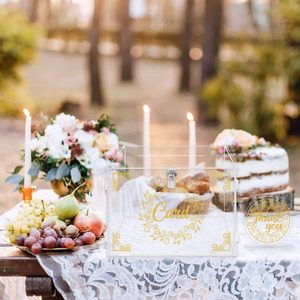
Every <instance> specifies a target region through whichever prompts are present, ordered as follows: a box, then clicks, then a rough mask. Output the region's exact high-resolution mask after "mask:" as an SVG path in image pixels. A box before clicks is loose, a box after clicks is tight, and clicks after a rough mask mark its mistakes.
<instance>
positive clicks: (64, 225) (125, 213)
mask: <svg viewBox="0 0 300 300" xmlns="http://www.w3.org/2000/svg"><path fill="white" fill-rule="evenodd" d="M24 113H25V115H26V126H25V151H24V162H25V164H24V168H23V169H24V176H21V175H20V174H19V173H20V171H21V169H22V167H20V166H17V167H16V169H15V170H14V171H13V172H12V175H11V176H10V177H9V178H8V180H7V182H8V183H14V184H16V185H17V186H18V188H20V190H21V191H22V195H23V201H21V202H20V203H19V204H18V205H17V206H16V207H14V208H13V209H12V210H10V211H8V212H6V213H5V214H4V215H2V216H1V217H0V229H1V231H0V239H1V243H2V246H1V247H0V250H1V249H4V247H5V245H7V243H10V246H14V247H17V248H19V251H22V252H23V251H24V252H25V251H26V253H27V252H28V253H30V255H32V257H31V256H28V254H26V255H25V254H24V255H22V256H17V259H16V258H15V256H5V255H4V256H1V255H0V267H1V268H0V275H1V276H3V275H5V274H7V275H18V276H20V275H23V276H26V277H28V278H27V281H26V285H27V287H26V290H27V292H28V294H29V295H43V299H45V300H46V299H51V298H52V299H60V298H61V297H63V298H64V299H216V300H217V299H231V300H232V299H235V300H236V299H247V300H248V299H249V300H250V299H253V300H254V299H299V298H300V252H299V244H300V243H299V242H300V215H299V214H298V212H297V211H295V210H294V190H293V188H292V187H290V186H289V169H288V156H287V153H286V151H285V150H284V149H283V148H281V147H279V146H278V145H271V144H270V143H268V142H266V141H265V140H264V139H262V138H260V139H259V138H258V137H256V136H253V135H251V134H250V133H247V132H245V131H241V130H234V129H231V130H224V131H223V132H221V133H220V134H219V135H218V136H217V138H216V140H215V142H214V143H213V144H212V145H211V146H197V143H196V126H195V121H194V119H193V116H192V114H191V113H188V114H187V118H188V121H189V145H188V147H185V146H180V147H178V146H177V147H171V146H157V147H153V146H151V143H150V108H149V107H148V106H144V145H143V147H139V146H137V145H133V144H129V143H125V142H124V143H120V142H119V140H118V136H117V135H116V132H115V128H114V126H113V125H112V124H111V122H110V120H109V118H108V117H106V116H102V117H101V118H100V119H99V120H97V121H81V120H78V119H76V118H75V117H73V116H70V115H65V114H60V115H58V116H56V117H55V118H54V119H51V120H48V121H47V122H44V123H43V124H42V125H41V126H37V127H35V130H34V135H35V137H34V139H33V140H31V134H30V125H31V117H30V114H29V112H28V111H27V110H24ZM121 144H123V145H121ZM38 176H39V177H40V178H42V179H44V180H45V181H49V182H50V183H51V186H52V190H36V191H35V192H34V188H33V187H32V186H31V180H32V179H34V178H35V177H38ZM4 228H5V230H4ZM3 251H4V252H6V251H5V250H3ZM30 257H31V258H30ZM34 257H35V258H34ZM20 265H22V266H24V267H25V266H26V265H27V266H28V270H26V267H25V268H21V269H20ZM0 280H1V281H2V282H3V283H4V288H5V290H4V293H5V295H8V294H10V293H11V292H13V289H11V288H9V287H11V286H12V285H11V281H10V283H9V282H8V279H7V278H4V279H1V278H0ZM28 284H29V286H31V288H28ZM53 284H54V285H53ZM1 288H2V289H3V284H2V285H0V290H1ZM45 289H46V290H47V291H45ZM55 289H56V290H57V294H56V295H55ZM8 296H9V295H8ZM10 296H11V297H12V295H10ZM18 297H19V298H21V297H23V296H21V295H18Z"/></svg>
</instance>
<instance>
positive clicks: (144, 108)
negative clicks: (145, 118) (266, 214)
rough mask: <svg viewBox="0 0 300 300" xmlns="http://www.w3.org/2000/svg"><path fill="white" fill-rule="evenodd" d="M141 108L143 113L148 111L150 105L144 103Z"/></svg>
mask: <svg viewBox="0 0 300 300" xmlns="http://www.w3.org/2000/svg"><path fill="white" fill-rule="evenodd" d="M143 110H144V112H145V113H147V112H150V107H149V106H148V105H147V104H145V105H144V106H143Z"/></svg>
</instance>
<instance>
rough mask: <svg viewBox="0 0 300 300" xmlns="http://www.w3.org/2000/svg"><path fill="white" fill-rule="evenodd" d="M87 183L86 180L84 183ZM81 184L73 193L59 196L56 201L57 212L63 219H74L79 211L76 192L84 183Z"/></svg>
mask: <svg viewBox="0 0 300 300" xmlns="http://www.w3.org/2000/svg"><path fill="white" fill-rule="evenodd" d="M83 184H85V182H84V183H83ZM83 184H81V185H79V186H78V187H77V188H76V189H75V190H74V191H73V192H72V193H71V194H69V195H66V196H64V197H62V198H59V199H58V200H57V201H56V203H55V213H56V215H57V217H58V218H59V219H61V220H64V221H65V220H71V219H74V218H75V217H76V216H77V215H78V213H79V204H78V202H77V199H76V197H75V196H74V195H75V192H76V191H77V190H78V189H79V188H80V187H81V186H82V185H83Z"/></svg>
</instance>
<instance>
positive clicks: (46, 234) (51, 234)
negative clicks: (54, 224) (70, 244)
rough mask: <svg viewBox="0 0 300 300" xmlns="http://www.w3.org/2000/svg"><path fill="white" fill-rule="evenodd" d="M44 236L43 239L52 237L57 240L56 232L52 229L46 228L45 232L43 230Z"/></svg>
mask: <svg viewBox="0 0 300 300" xmlns="http://www.w3.org/2000/svg"><path fill="white" fill-rule="evenodd" d="M44 235H45V237H47V236H52V237H54V238H57V233H56V231H55V230H54V229H52V228H47V229H45V230H44Z"/></svg>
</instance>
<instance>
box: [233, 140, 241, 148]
mask: <svg viewBox="0 0 300 300" xmlns="http://www.w3.org/2000/svg"><path fill="white" fill-rule="evenodd" d="M233 146H235V147H241V143H240V141H237V140H236V141H234V143H233Z"/></svg>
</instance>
